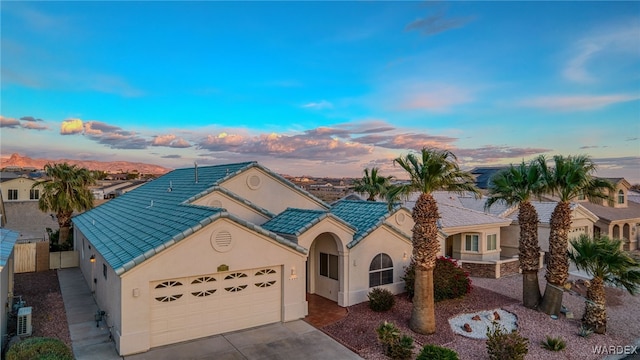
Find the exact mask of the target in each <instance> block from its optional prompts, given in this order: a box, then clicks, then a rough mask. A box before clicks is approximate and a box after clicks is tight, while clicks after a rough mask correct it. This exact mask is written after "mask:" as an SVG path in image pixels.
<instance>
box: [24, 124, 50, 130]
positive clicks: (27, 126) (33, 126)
mask: <svg viewBox="0 0 640 360" xmlns="http://www.w3.org/2000/svg"><path fill="white" fill-rule="evenodd" d="M22 127H23V128H25V129H29V130H47V129H48V128H49V127H48V126H46V125H41V124H38V123H35V122H24V123H22Z"/></svg>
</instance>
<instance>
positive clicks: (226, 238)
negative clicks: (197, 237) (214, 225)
mask: <svg viewBox="0 0 640 360" xmlns="http://www.w3.org/2000/svg"><path fill="white" fill-rule="evenodd" d="M211 246H213V248H214V249H215V250H216V251H218V252H227V251H229V250H231V249H232V248H233V238H232V237H231V233H229V232H228V231H226V230H221V231H218V233H217V234H215V237H214V236H213V235H212V239H211Z"/></svg>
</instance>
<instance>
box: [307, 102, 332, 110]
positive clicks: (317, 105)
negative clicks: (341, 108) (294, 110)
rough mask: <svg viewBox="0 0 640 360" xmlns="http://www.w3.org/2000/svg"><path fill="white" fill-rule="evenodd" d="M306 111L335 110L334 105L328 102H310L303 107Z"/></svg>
mask: <svg viewBox="0 0 640 360" xmlns="http://www.w3.org/2000/svg"><path fill="white" fill-rule="evenodd" d="M302 107H303V108H305V109H314V110H324V109H333V104H332V103H330V102H328V101H326V100H321V101H319V102H310V103H306V104H304V105H302Z"/></svg>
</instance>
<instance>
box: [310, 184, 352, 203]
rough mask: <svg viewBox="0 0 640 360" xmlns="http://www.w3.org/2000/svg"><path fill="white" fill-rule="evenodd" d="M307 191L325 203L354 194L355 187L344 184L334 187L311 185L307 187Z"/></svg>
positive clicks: (329, 185)
mask: <svg viewBox="0 0 640 360" xmlns="http://www.w3.org/2000/svg"><path fill="white" fill-rule="evenodd" d="M307 191H309V193H310V194H312V195H314V196H316V197H318V198H319V199H322V200H323V201H328V202H331V201H336V200H338V199H341V198H343V197H345V196H347V195H348V194H349V193H351V192H353V187H351V186H346V185H343V184H341V185H333V184H331V183H326V184H311V185H308V186H307Z"/></svg>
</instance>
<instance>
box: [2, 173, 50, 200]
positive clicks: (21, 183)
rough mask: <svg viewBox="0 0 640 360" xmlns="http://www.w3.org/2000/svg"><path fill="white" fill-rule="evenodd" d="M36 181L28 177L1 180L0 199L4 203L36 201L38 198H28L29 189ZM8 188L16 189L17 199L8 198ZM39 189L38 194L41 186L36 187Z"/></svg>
mask: <svg viewBox="0 0 640 360" xmlns="http://www.w3.org/2000/svg"><path fill="white" fill-rule="evenodd" d="M36 182H37V181H36V180H33V179H28V178H15V179H11V180H7V181H3V182H2V183H1V184H0V189H2V199H3V200H4V202H5V203H7V202H11V201H36V202H37V201H38V199H30V196H29V194H30V190H31V186H33V184H35V183H36ZM9 189H16V190H18V199H15V200H13V199H12V200H9ZM37 189H38V190H40V195H42V186H38V187H37Z"/></svg>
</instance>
